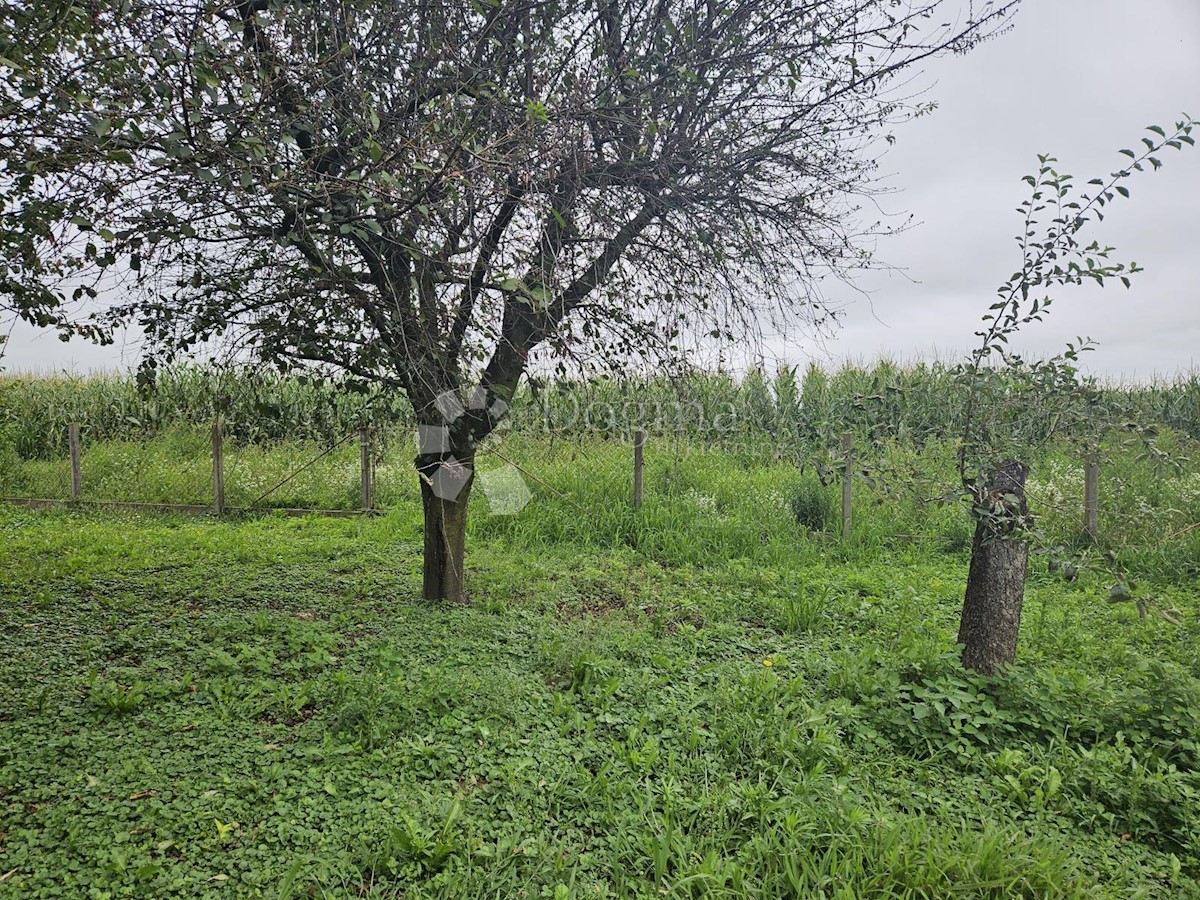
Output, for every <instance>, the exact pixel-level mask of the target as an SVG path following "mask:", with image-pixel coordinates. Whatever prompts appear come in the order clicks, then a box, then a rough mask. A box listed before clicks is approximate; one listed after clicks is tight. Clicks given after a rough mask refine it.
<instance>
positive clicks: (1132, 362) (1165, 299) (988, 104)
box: [3, 0, 1200, 378]
mask: <svg viewBox="0 0 1200 900" xmlns="http://www.w3.org/2000/svg"><path fill="white" fill-rule="evenodd" d="M917 85H918V86H929V87H930V90H929V92H928V94H927V95H926V99H930V100H935V101H937V103H938V105H939V108H938V111H937V112H936V113H934V114H933V115H932V116H928V117H924V118H921V119H918V120H916V121H914V122H912V123H909V124H906V125H904V126H902V127H901V128H900V129H899V130H898V131H897V138H898V141H897V143H896V145H895V146H894V148H893V149H892V150H891V152H890V153H889V155H888V156H887V158H886V159H885V160H884V164H883V172H885V173H889V177H888V178H887V181H886V183H887V185H888V186H890V187H891V188H893V189H894V190H895V193H893V194H891V195H890V196H887V197H884V198H882V200H881V203H882V207H883V209H884V210H885V211H887V212H889V213H905V214H907V213H910V212H911V213H912V214H913V215H914V222H916V223H917V224H916V226H915V227H914V228H912V229H910V230H909V231H907V232H905V233H904V234H901V235H898V236H896V237H892V238H889V239H887V240H886V241H884V242H881V243H880V245H879V247H878V257H879V258H880V259H881V260H882V261H884V262H886V263H888V264H890V265H893V266H897V267H899V268H901V269H903V270H904V273H903V274H901V273H884V272H873V273H868V274H866V275H863V276H861V277H860V278H859V279H858V286H859V287H860V288H861V289H863V290H865V291H866V292H868V296H865V297H864V296H861V295H859V294H856V293H855V292H854V291H851V290H849V289H844V288H840V287H839V288H830V289H829V291H828V294H829V297H830V299H831V300H832V301H834V302H836V303H842V304H845V305H846V306H845V312H844V315H843V319H842V322H843V327H842V329H841V330H840V331H839V332H838V333H837V334H835V335H834V336H833V337H832V338H831V339H828V340H825V341H822V342H817V341H807V342H803V343H801V344H800V346H799V347H797V346H796V345H795V344H791V345H789V346H788V347H783V346H779V347H778V348H775V353H776V355H777V356H779V357H780V358H781V359H783V360H784V361H787V362H791V363H800V364H803V363H806V362H807V361H808V359H809V358H814V359H816V360H818V361H820V362H825V363H830V364H837V363H838V362H840V361H841V360H843V359H873V358H876V357H879V356H887V357H890V358H892V359H897V360H901V361H911V360H915V359H918V358H921V357H929V356H934V355H936V356H940V357H942V358H947V357H951V356H954V355H956V354H961V353H962V352H964V351H965V350H967V349H968V348H969V347H971V346H972V345H973V338H972V337H971V335H972V334H973V332H974V331H976V330H977V328H978V327H979V317H980V315H981V314H982V313H983V311H984V310H985V309H986V308H987V306H988V304H989V303H990V302H991V300H992V297H993V295H994V292H995V289H996V287H997V285H999V284H1000V283H1001V282H1002V281H1003V280H1004V279H1005V278H1006V277H1007V276H1008V275H1009V274H1011V273H1012V272H1013V271H1015V270H1016V269H1017V268H1018V267H1019V265H1020V256H1019V252H1018V250H1017V247H1016V243H1015V241H1014V240H1013V237H1014V235H1015V234H1016V233H1017V230H1018V227H1019V225H1020V220H1019V219H1018V217H1017V214H1016V212H1015V209H1016V207H1017V205H1018V204H1019V203H1020V202H1021V201H1022V200H1023V199H1024V198H1025V196H1026V193H1027V191H1026V185H1024V184H1023V183H1022V182H1021V177H1022V176H1023V175H1025V174H1027V173H1029V172H1031V171H1033V169H1034V168H1035V167H1036V162H1037V160H1036V155H1037V154H1038V153H1052V154H1053V155H1055V156H1056V157H1057V158H1058V159H1059V161H1060V171H1066V172H1070V173H1071V174H1073V175H1075V176H1077V178H1078V183H1080V184H1083V183H1086V181H1087V180H1088V179H1090V178H1092V177H1096V176H1101V175H1107V174H1108V173H1109V172H1112V171H1114V170H1116V169H1117V168H1119V167H1120V165H1121V160H1123V159H1125V158H1124V157H1122V156H1119V155H1118V153H1117V151H1118V150H1119V149H1120V148H1122V147H1134V146H1136V145H1137V144H1138V142H1139V139H1140V138H1141V137H1142V135H1143V134H1144V131H1143V130H1142V129H1143V128H1144V126H1146V125H1150V124H1161V125H1163V126H1164V127H1169V126H1170V125H1171V124H1173V123H1174V122H1175V121H1176V120H1178V119H1179V118H1181V113H1183V112H1188V113H1191V114H1192V115H1193V116H1200V0H1025V2H1024V4H1023V8H1022V9H1021V11H1020V13H1018V15H1017V17H1016V20H1015V27H1014V28H1013V29H1012V31H1010V32H1009V33H1008V34H1006V35H1003V36H1002V37H1000V38H997V39H995V40H993V41H991V42H989V43H987V44H984V45H983V46H982V47H979V48H978V49H976V50H975V51H974V52H972V53H971V54H969V55H967V56H964V57H949V58H945V59H941V60H937V61H935V62H934V63H932V64H931V66H930V67H929V68H928V69H927V71H926V73H925V74H924V75H923V76H922V77H921V78H920V79H919V81H918V83H917ZM1198 137H1200V135H1198ZM1163 162H1164V163H1165V166H1164V168H1163V169H1162V170H1160V171H1158V172H1146V173H1143V174H1142V175H1141V176H1140V177H1137V178H1135V179H1134V180H1133V181H1132V182H1130V183H1129V187H1130V190H1131V192H1132V198H1131V200H1129V201H1123V202H1119V203H1117V204H1115V205H1114V206H1112V207H1110V212H1109V215H1107V216H1106V218H1105V221H1104V222H1102V223H1099V225H1098V227H1097V228H1096V229H1095V230H1094V231H1092V232H1090V235H1085V237H1086V238H1088V239H1090V238H1091V237H1094V238H1096V239H1097V240H1099V241H1100V242H1101V243H1102V244H1108V245H1112V246H1115V247H1116V248H1117V254H1116V258H1117V259H1121V260H1136V261H1137V262H1138V264H1139V265H1142V266H1144V267H1145V269H1146V271H1145V272H1144V273H1142V274H1141V275H1138V276H1136V278H1135V280H1134V283H1133V287H1132V289H1130V290H1128V291H1126V290H1124V289H1123V288H1120V287H1108V288H1104V289H1101V288H1099V287H1095V286H1092V285H1088V286H1082V287H1070V288H1066V289H1063V290H1061V291H1059V292H1058V294H1057V295H1056V302H1055V305H1054V307H1052V309H1051V312H1050V315H1049V317H1048V319H1047V321H1046V322H1044V323H1041V324H1040V325H1037V324H1035V325H1032V326H1029V328H1028V330H1027V331H1026V332H1025V333H1024V336H1023V337H1022V339H1021V340H1020V341H1019V344H1020V346H1021V347H1022V348H1023V349H1027V350H1029V351H1032V352H1035V353H1040V354H1051V353H1055V352H1058V351H1059V350H1061V349H1062V347H1063V344H1064V342H1065V341H1068V340H1072V339H1073V338H1074V337H1075V336H1076V335H1084V336H1090V337H1092V338H1094V339H1096V340H1097V341H1099V344H1100V346H1099V349H1098V350H1097V351H1096V352H1095V353H1092V354H1090V355H1089V356H1088V358H1087V365H1088V368H1089V369H1090V370H1092V371H1094V372H1097V373H1100V374H1104V375H1110V376H1123V377H1130V378H1132V377H1138V378H1142V377H1148V376H1151V375H1154V374H1167V375H1169V374H1174V373H1175V372H1177V371H1180V370H1188V369H1191V368H1193V367H1200V148H1193V149H1191V150H1187V151H1185V152H1184V153H1178V154H1177V153H1175V152H1174V151H1167V152H1166V153H1164V154H1163ZM135 362H136V342H132V341H131V342H126V343H122V342H118V344H117V346H115V347H108V348H100V347H94V346H91V345H89V344H86V343H83V342H71V343H70V344H63V343H61V342H59V341H58V340H57V339H56V338H55V337H54V335H52V334H46V335H39V334H38V333H37V332H36V330H34V329H31V328H28V327H18V328H17V329H16V330H15V331H14V333H13V335H12V339H11V343H10V345H9V348H8V353H7V357H6V358H5V360H4V362H3V364H4V366H5V368H7V369H8V370H9V371H13V370H35V371H53V370H61V369H68V370H74V371H86V370H93V369H103V368H119V367H123V366H128V365H132V364H133V363H135Z"/></svg>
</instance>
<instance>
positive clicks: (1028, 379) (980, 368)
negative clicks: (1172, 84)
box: [958, 116, 1200, 675]
mask: <svg viewBox="0 0 1200 900" xmlns="http://www.w3.org/2000/svg"><path fill="white" fill-rule="evenodd" d="M1198 125H1200V122H1196V121H1194V120H1192V119H1190V118H1189V117H1187V116H1185V117H1184V118H1183V119H1182V120H1180V121H1178V122H1176V123H1175V127H1174V129H1173V130H1171V131H1167V130H1165V129H1163V128H1162V127H1160V126H1157V125H1152V126H1150V127H1149V128H1148V129H1147V131H1148V132H1149V133H1150V136H1147V137H1143V138H1142V149H1140V150H1139V151H1134V150H1128V149H1126V150H1122V151H1121V154H1122V155H1123V156H1124V157H1126V158H1127V160H1128V162H1125V163H1123V165H1122V166H1121V167H1120V168H1119V169H1117V170H1116V171H1115V172H1112V173H1110V174H1109V175H1108V176H1107V177H1102V178H1093V179H1091V180H1090V181H1089V182H1088V185H1089V188H1088V189H1087V190H1084V191H1079V190H1077V189H1076V186H1075V182H1074V179H1073V178H1072V176H1070V175H1068V174H1066V173H1063V172H1060V171H1058V169H1057V162H1058V161H1057V160H1056V159H1054V158H1053V157H1051V156H1048V155H1047V156H1039V157H1038V163H1039V168H1038V172H1037V174H1036V175H1026V176H1025V179H1024V180H1025V182H1026V183H1027V184H1028V185H1029V187H1030V196H1029V197H1028V198H1027V199H1026V200H1025V201H1024V202H1023V203H1022V204H1021V206H1020V208H1019V210H1018V212H1020V214H1021V217H1022V228H1021V233H1020V234H1019V235H1018V236H1017V240H1018V242H1019V243H1020V246H1021V251H1022V261H1021V268H1020V269H1019V270H1018V271H1017V272H1015V273H1013V275H1012V276H1011V277H1010V278H1009V279H1008V280H1007V281H1006V282H1005V283H1004V284H1002V285H1001V286H1000V288H999V289H998V290H997V299H996V301H995V302H994V303H993V304H992V305H991V307H990V308H989V311H988V313H987V314H986V315H985V316H984V317H983V323H984V324H983V328H982V329H981V330H980V331H978V332H976V337H978V338H979V339H980V343H979V346H978V347H977V348H976V350H975V351H974V352H973V353H972V354H971V359H970V363H969V364H968V365H967V366H965V367H964V368H963V369H962V379H963V382H964V386H965V387H966V390H967V399H966V408H965V413H964V423H963V430H962V434H961V436H960V438H959V444H958V475H959V481H960V486H961V488H962V489H963V491H964V493H963V496H964V498H965V499H966V500H967V502H968V504H969V506H970V509H971V512H972V515H973V516H974V518H975V523H976V525H975V538H974V542H973V543H972V545H971V567H970V571H969V574H968V577H967V588H966V596H965V599H964V602H963V612H962V619H961V624H960V627H959V632H958V642H959V643H960V644H962V645H963V653H962V661H963V665H964V666H966V667H967V668H970V669H975V670H977V671H980V672H984V673H986V674H989V675H990V674H993V673H994V672H997V671H998V670H1000V669H1002V668H1003V667H1005V666H1008V665H1009V664H1011V663H1012V662H1013V660H1014V659H1015V658H1016V651H1017V638H1018V634H1019V631H1020V624H1021V608H1022V606H1023V604H1024V599H1025V574H1026V569H1027V565H1028V561H1029V544H1030V539H1031V538H1033V539H1036V538H1038V537H1039V535H1038V533H1037V531H1036V530H1035V529H1034V528H1033V527H1032V525H1031V521H1030V518H1029V510H1028V505H1027V503H1026V500H1025V478H1026V476H1027V475H1028V472H1029V469H1028V467H1027V466H1026V465H1025V464H1024V463H1023V462H1021V461H1018V460H1015V459H1012V458H1007V459H1006V458H1005V457H1007V456H1009V455H1010V454H1014V453H1028V452H1029V451H1030V450H1031V449H1032V448H1030V447H1027V446H1026V447H1019V446H1016V443H1015V441H1014V439H1013V437H1012V434H1013V433H1014V432H1015V431H1016V429H1014V428H1012V427H1011V425H1012V419H1013V418H1014V417H1019V416H1029V415H1030V414H1033V413H1035V412H1036V413H1041V414H1043V415H1044V416H1045V418H1046V419H1047V423H1048V424H1047V428H1046V432H1045V438H1044V439H1045V440H1049V439H1050V438H1051V437H1052V436H1054V435H1056V434H1057V435H1066V436H1068V437H1074V438H1076V439H1081V440H1083V441H1084V442H1085V444H1087V443H1091V442H1094V441H1096V440H1098V436H1099V434H1100V433H1101V432H1102V431H1103V430H1105V429H1106V428H1108V427H1110V424H1111V423H1110V416H1111V411H1110V410H1105V409H1104V408H1103V405H1102V399H1101V395H1100V392H1099V391H1098V390H1097V389H1096V387H1095V385H1094V384H1092V383H1090V382H1087V381H1083V380H1081V379H1080V377H1079V372H1078V369H1077V368H1076V363H1077V361H1078V358H1079V352H1080V351H1081V350H1084V349H1089V345H1090V341H1085V340H1084V339H1082V338H1081V339H1079V342H1078V345H1076V344H1069V345H1068V346H1067V349H1066V351H1065V352H1064V353H1063V354H1061V355H1059V356H1057V357H1055V358H1053V359H1050V360H1045V361H1041V362H1030V361H1027V360H1026V359H1024V358H1023V357H1022V356H1021V355H1019V354H1016V353H1014V352H1012V350H1011V349H1010V347H1009V340H1010V338H1012V337H1013V336H1014V335H1015V334H1016V333H1017V332H1018V331H1019V330H1020V329H1021V327H1022V326H1024V325H1028V324H1029V323H1031V322H1037V321H1041V320H1042V319H1043V318H1044V317H1045V315H1046V312H1047V310H1048V309H1049V307H1050V304H1051V302H1052V299H1053V298H1052V296H1051V295H1049V294H1043V293H1042V292H1043V291H1050V290H1053V289H1055V288H1058V287H1063V286H1067V285H1078V284H1082V283H1084V282H1085V281H1092V282H1095V283H1096V284H1099V285H1101V286H1103V285H1104V284H1106V283H1108V282H1111V281H1113V280H1119V281H1120V282H1121V283H1122V284H1124V285H1125V287H1129V285H1130V280H1129V276H1130V275H1132V274H1134V273H1136V272H1139V271H1141V270H1140V268H1139V267H1138V265H1137V264H1136V263H1128V264H1126V263H1120V262H1113V261H1112V259H1111V255H1112V253H1113V252H1114V249H1113V248H1112V247H1104V246H1101V245H1100V244H1099V243H1098V242H1096V241H1092V242H1090V243H1088V244H1084V243H1083V240H1082V233H1083V232H1084V231H1085V230H1086V229H1087V228H1088V226H1089V225H1092V224H1093V223H1094V222H1100V221H1103V219H1104V212H1105V209H1106V207H1107V206H1108V204H1110V203H1112V202H1113V201H1114V200H1115V199H1117V197H1129V188H1128V187H1127V185H1126V182H1127V181H1128V180H1129V179H1130V178H1131V177H1132V176H1133V174H1134V173H1135V172H1141V171H1143V170H1144V169H1146V167H1147V166H1149V167H1151V168H1152V169H1159V168H1161V167H1162V163H1161V161H1160V160H1159V157H1158V154H1161V153H1162V152H1163V151H1164V150H1166V149H1168V148H1170V149H1174V150H1182V149H1183V148H1184V147H1185V146H1194V145H1195V138H1193V137H1192V131H1193V130H1194V129H1195V128H1196V127H1197V126H1198ZM989 397H990V398H991V399H992V402H991V403H989V402H988V400H989ZM1030 399H1033V400H1034V401H1035V402H1036V403H1037V406H1035V404H1034V403H1033V402H1029V400H1030ZM1006 407H1007V409H1006ZM1006 419H1007V421H1006ZM1145 440H1147V441H1148V443H1147V444H1146V447H1147V451H1148V452H1150V451H1153V449H1154V448H1153V444H1152V442H1149V441H1150V440H1151V439H1150V438H1145ZM998 459H1004V462H1001V463H996V462H995V461H996V460H998ZM1125 580H1126V579H1125V578H1124V576H1121V581H1120V582H1119V583H1118V585H1117V587H1116V588H1114V589H1113V593H1112V594H1111V595H1110V599H1116V600H1121V599H1133V598H1132V595H1131V593H1130V592H1129V590H1128V589H1127V588H1126V587H1125ZM1148 602H1150V601H1149V600H1148V599H1147V598H1142V599H1141V601H1140V604H1139V610H1143V611H1144V604H1146V603H1148ZM1166 617H1167V618H1168V619H1170V615H1169V614H1167V615H1166Z"/></svg>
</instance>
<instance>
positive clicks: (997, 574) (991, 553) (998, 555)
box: [958, 460, 1029, 675]
mask: <svg viewBox="0 0 1200 900" xmlns="http://www.w3.org/2000/svg"><path fill="white" fill-rule="evenodd" d="M1028 474H1029V469H1028V468H1027V467H1026V466H1025V465H1023V464H1022V463H1019V462H1016V461H1014V460H1009V461H1007V462H1003V463H1001V464H1000V465H999V466H998V467H997V468H996V469H995V470H993V471H992V472H991V474H990V476H989V484H988V488H987V494H986V495H985V496H984V498H983V499H982V500H981V501H980V507H982V514H979V512H980V511H979V510H978V509H977V515H979V519H978V523H977V524H976V526H975V540H974V543H973V544H972V545H971V569H970V572H969V573H968V575H967V593H966V599H965V601H964V602H963V611H962V622H961V624H960V625H959V629H958V642H959V643H960V644H962V645H963V653H962V662H963V665H964V666H965V667H966V668H968V669H974V670H975V671H977V672H982V673H983V674H985V675H992V674H995V673H996V672H997V671H998V670H999V669H1002V668H1003V667H1005V666H1007V665H1009V664H1011V663H1012V661H1013V660H1014V659H1015V658H1016V655H1017V636H1018V633H1019V632H1020V628H1021V606H1022V604H1023V603H1024V601H1025V570H1026V566H1027V564H1028V562H1029V542H1028V541H1024V540H1021V539H1020V535H1019V526H1020V524H1022V523H1023V521H1024V519H1025V517H1026V515H1027V513H1028V507H1027V505H1026V502H1025V477H1026V476H1027V475H1028Z"/></svg>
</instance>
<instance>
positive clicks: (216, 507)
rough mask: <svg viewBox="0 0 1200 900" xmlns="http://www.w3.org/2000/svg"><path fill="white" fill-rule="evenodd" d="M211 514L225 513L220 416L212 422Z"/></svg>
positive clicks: (223, 459)
mask: <svg viewBox="0 0 1200 900" xmlns="http://www.w3.org/2000/svg"><path fill="white" fill-rule="evenodd" d="M212 448H213V512H215V513H216V514H217V515H218V516H219V515H222V514H224V512H225V450H224V437H223V435H222V432H221V416H220V415H219V414H218V416H217V417H216V419H214V420H213V428H212Z"/></svg>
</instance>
